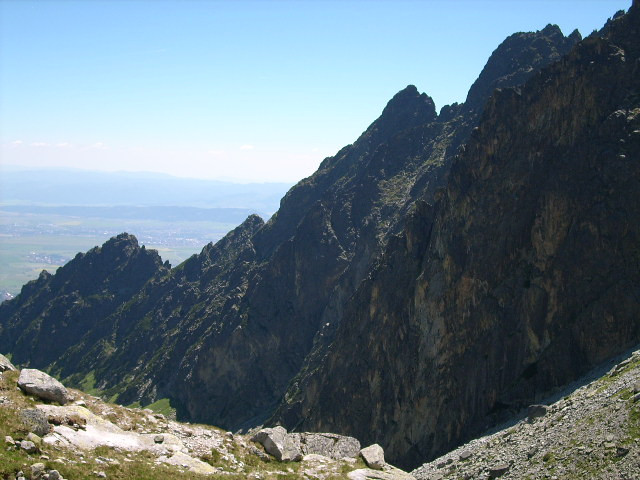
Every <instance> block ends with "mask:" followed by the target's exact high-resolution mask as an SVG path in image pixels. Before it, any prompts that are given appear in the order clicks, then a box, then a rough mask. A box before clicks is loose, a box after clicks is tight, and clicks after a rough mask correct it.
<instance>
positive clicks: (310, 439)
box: [300, 433, 360, 460]
mask: <svg viewBox="0 0 640 480" xmlns="http://www.w3.org/2000/svg"><path fill="white" fill-rule="evenodd" d="M300 440H301V442H302V453H303V454H304V455H311V454H316V455H323V456H325V457H329V458H333V459H335V460H339V459H341V458H358V455H359V454H360V442H359V441H358V440H357V439H355V438H353V437H347V436H344V435H337V434H335V433H301V434H300Z"/></svg>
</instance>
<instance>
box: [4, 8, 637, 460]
mask: <svg viewBox="0 0 640 480" xmlns="http://www.w3.org/2000/svg"><path fill="white" fill-rule="evenodd" d="M637 33H638V7H637V6H636V5H634V6H633V7H632V8H631V9H630V11H629V13H628V14H626V15H624V16H620V17H618V18H616V19H615V20H612V21H611V22H609V24H608V25H607V27H606V28H605V30H603V32H602V33H601V36H600V37H599V36H593V37H590V38H588V39H586V40H585V41H583V42H582V43H580V44H578V46H577V47H576V48H574V49H573V50H571V48H572V47H573V46H574V45H575V44H576V42H578V40H579V35H578V34H575V33H574V34H572V35H570V36H569V37H564V36H563V35H562V34H561V32H560V31H559V29H558V28H557V27H552V26H549V27H546V28H545V29H544V30H542V31H540V32H536V33H532V34H515V35H513V36H511V37H509V38H508V39H507V40H505V42H503V44H501V45H500V46H499V47H498V49H497V50H496V51H495V52H494V54H493V55H492V56H491V58H490V59H489V61H488V63H487V66H486V67H485V69H484V70H483V72H482V73H481V75H480V77H479V79H478V82H476V84H474V87H472V89H471V90H470V92H469V96H468V98H467V102H465V103H464V104H461V105H452V106H448V107H444V108H443V109H442V111H441V112H440V115H437V114H436V112H435V106H434V105H433V101H432V100H431V99H430V98H429V97H428V96H427V95H425V94H420V93H419V92H418V91H417V89H416V88H415V87H412V86H409V87H407V88H406V89H404V90H403V91H401V92H399V93H398V94H397V95H396V96H395V97H394V98H393V99H392V100H391V101H390V102H389V104H388V105H387V107H386V108H385V109H384V110H383V113H382V115H381V117H380V118H379V119H378V120H376V121H375V122H374V123H373V124H372V125H371V126H370V127H369V128H368V129H367V130H366V131H365V132H364V133H363V134H362V136H361V137H360V138H359V139H358V140H357V141H356V142H354V144H352V145H349V146H347V147H345V148H343V149H342V150H341V151H340V152H338V153H337V154H336V155H335V156H334V157H330V158H328V159H325V160H324V161H323V163H322V164H321V166H320V168H319V170H318V171H317V172H316V173H315V174H314V175H312V176H311V177H309V178H307V179H304V180H302V181H301V182H300V183H299V184H297V185H296V186H295V187H293V188H292V189H291V190H290V191H289V192H288V193H287V195H285V197H284V198H283V199H282V202H281V206H280V209H279V211H278V212H277V213H276V214H275V215H274V216H273V217H272V218H271V219H270V220H269V221H268V222H267V223H266V224H265V223H264V222H263V221H262V220H261V219H260V218H258V217H256V216H251V217H249V218H248V219H247V220H246V221H245V222H244V223H243V224H242V225H241V226H239V227H238V228H237V229H235V230H234V231H232V232H230V233H229V234H228V235H227V236H226V237H225V238H223V239H222V240H221V241H219V242H218V243H216V244H215V245H213V244H209V245H207V246H206V247H205V248H204V249H203V250H202V252H201V253H200V254H199V255H195V256H193V257H191V258H190V259H189V260H187V261H186V262H184V263H183V264H182V265H180V266H178V267H176V268H174V269H171V270H169V269H168V268H167V267H166V266H164V265H162V264H161V263H159V262H158V261H156V260H152V261H151V263H150V266H149V267H148V268H145V269H142V270H143V271H144V272H145V275H146V276H145V277H144V278H143V281H140V282H139V283H136V282H133V284H134V285H135V288H132V289H130V291H129V292H128V293H127V294H126V295H125V294H124V293H123V295H121V296H119V292H117V291H112V290H111V287H112V286H113V285H116V284H120V285H127V286H128V282H129V278H128V276H131V277H132V278H134V277H135V275H138V273H137V270H136V269H133V270H132V269H128V268H122V265H128V264H132V263H131V262H132V261H133V259H138V258H144V259H147V258H152V256H153V254H152V253H149V252H146V251H144V252H143V249H142V248H141V247H138V246H137V245H135V243H136V242H135V241H134V239H132V238H131V237H130V236H128V235H122V236H120V237H118V239H116V240H114V244H116V243H117V244H118V245H121V247H122V248H123V253H122V256H121V257H118V260H117V262H116V263H114V265H113V267H114V268H115V269H116V270H117V271H118V272H120V274H122V275H121V276H120V277H117V278H118V281H117V282H114V281H113V279H112V278H104V279H103V281H102V282H95V281H91V280H90V279H89V277H91V275H92V270H93V268H95V267H94V263H92V262H93V260H91V261H83V258H84V257H79V258H77V259H74V261H72V262H70V263H69V264H68V265H67V266H65V267H64V268H65V269H66V270H65V271H64V272H63V274H62V277H61V278H64V277H65V275H67V276H68V275H71V274H73V275H77V278H78V279H82V280H80V281H81V283H82V285H78V286H77V288H75V289H73V288H71V286H72V284H71V283H68V282H62V281H57V280H55V278H56V277H57V276H58V273H56V275H55V276H50V275H44V274H43V276H41V279H39V280H38V281H34V282H31V283H29V284H27V285H26V286H25V287H24V288H23V291H22V292H21V294H20V295H19V296H18V297H17V298H16V299H14V300H11V301H9V302H4V303H2V304H1V305H0V350H4V351H11V352H12V353H13V355H14V357H13V358H14V359H15V360H16V361H17V362H18V363H21V364H24V365H28V366H37V367H41V368H47V369H48V371H49V372H50V373H53V374H55V375H58V376H59V377H61V378H63V379H65V382H69V383H70V384H72V385H77V386H79V385H82V386H83V387H85V388H88V389H89V390H92V391H95V392H100V393H101V394H102V395H105V396H106V397H108V398H112V399H114V400H117V401H119V402H122V403H124V404H129V403H132V402H134V401H139V402H141V403H142V404H145V405H146V404H150V403H152V402H156V401H158V400H161V399H168V400H169V401H170V402H171V405H172V406H173V407H174V408H175V409H176V410H177V413H178V416H179V417H180V418H188V419H192V420H196V421H201V422H208V423H212V424H218V425H222V426H224V427H228V428H234V429H235V428H239V427H250V426H255V425H258V424H261V423H263V422H264V421H267V420H268V422H269V423H270V424H275V423H282V424H283V425H285V426H286V427H288V428H289V429H290V430H291V429H293V430H300V429H303V430H310V431H314V430H315V431H335V432H338V433H350V434H351V435H353V436H355V437H357V438H359V439H360V440H361V441H364V442H368V441H369V439H371V438H373V437H376V438H377V440H376V441H379V442H380V443H382V444H383V445H384V447H385V450H386V451H387V452H388V455H389V457H390V458H391V459H392V461H399V462H400V463H401V464H402V465H403V466H415V465H417V464H418V463H420V462H422V461H424V460H425V459H428V458H432V457H434V456H436V455H438V454H440V453H442V452H443V451H445V450H447V449H449V448H451V447H452V446H454V445H456V444H458V443H459V442H461V441H464V440H465V439H467V438H469V437H470V436H472V435H474V434H476V433H477V432H479V431H480V430H481V429H482V428H483V427H484V426H485V425H486V423H487V422H491V421H494V420H497V419H499V417H500V414H501V413H503V414H508V413H511V411H512V410H513V409H517V408H520V407H522V406H523V405H526V403H527V402H530V401H531V400H534V399H535V398H537V396H538V395H542V394H544V392H545V391H546V390H548V389H550V388H553V387H555V386H557V385H559V384H562V383H563V382H567V381H570V380H571V379H573V378H576V376H578V375H580V374H581V373H583V372H584V370H585V369H587V368H589V367H590V366H592V365H594V364H595V363H597V362H599V361H602V360H604V359H606V358H608V357H610V356H612V355H615V354H616V353H619V351H620V350H621V349H623V348H625V346H628V345H630V344H632V343H635V342H637V341H638V339H639V331H638V329H639V327H638V322H637V319H636V317H635V315H634V312H635V311H637V300H638V298H640V296H639V295H638V294H637V291H636V290H637V287H635V285H638V284H639V283H638V282H637V278H636V277H637V272H638V269H637V268H635V267H636V266H637V265H636V264H637V259H638V253H637V248H635V246H634V245H637V244H638V243H637V231H636V230H637V225H638V224H639V223H637V222H635V220H636V219H637V218H638V216H637V211H636V210H637V207H636V205H638V204H640V203H639V202H637V201H636V200H637V192H638V191H640V190H639V189H638V186H637V182H638V170H637V167H636V166H635V164H634V163H633V162H632V161H631V159H632V158H635V156H636V155H637V148H638V142H637V135H636V133H635V132H636V131H637V125H636V124H637V99H638V97H637V84H638V82H637V72H638V69H637V68H636V67H635V65H636V63H637V61H638V44H637V38H638V35H637ZM570 50H571V52H570ZM565 54H568V56H564V57H563V55H565ZM553 62H555V63H553ZM540 69H542V71H541V70H540ZM526 80H528V82H527V83H526V84H525V85H524V86H521V87H518V88H512V87H516V86H518V85H520V84H521V83H522V82H524V81H526ZM495 87H501V88H502V90H499V91H497V92H496V93H495V94H493V96H491V93H492V91H493V88H495ZM463 145H465V147H463V148H462V146H463ZM461 148H462V150H460V149H461ZM458 152H459V153H460V154H459V155H458V156H456V154H457V153H458ZM118 242H119V243H118ZM102 250H105V251H104V252H103V251H102ZM108 251H109V248H107V249H105V248H104V247H103V249H98V250H97V251H96V252H95V255H94V256H91V257H89V254H87V257H89V258H90V259H93V258H94V257H95V261H96V262H97V263H99V259H101V258H103V257H102V256H101V255H102V253H106V252H108ZM97 263H96V264H97ZM634 268H635V270H634ZM114 278H116V277H114ZM135 278H138V277H135ZM81 287H82V289H81ZM85 287H86V288H87V289H84V288H85ZM125 293H126V292H125ZM582 305H586V307H584V308H582ZM66 328H69V329H70V330H69V331H68V333H65V335H66V336H65V338H68V339H69V340H70V344H69V345H65V344H64V342H61V343H58V342H50V345H44V343H43V342H40V343H38V341H37V339H39V338H42V339H44V338H57V335H58V334H59V333H58V332H60V331H64V332H67V330H64V329H66ZM602 332H605V335H602V334H601V333H602ZM596 339H597V341H596ZM16 343H18V344H19V345H21V348H16ZM565 344H569V345H571V346H572V348H570V349H567V348H564V345H565ZM195 386H197V388H195ZM371 443H373V442H371Z"/></svg>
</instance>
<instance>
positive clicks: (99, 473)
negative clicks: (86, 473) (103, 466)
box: [93, 471, 107, 478]
mask: <svg viewBox="0 0 640 480" xmlns="http://www.w3.org/2000/svg"><path fill="white" fill-rule="evenodd" d="M93 473H94V474H95V475H96V477H98V478H107V474H106V473H104V472H103V471H99V472H93Z"/></svg>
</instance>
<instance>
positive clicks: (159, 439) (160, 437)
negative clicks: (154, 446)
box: [153, 435, 164, 443]
mask: <svg viewBox="0 0 640 480" xmlns="http://www.w3.org/2000/svg"><path fill="white" fill-rule="evenodd" d="M153 441H154V442H155V443H162V442H164V435H156V436H155V437H153Z"/></svg>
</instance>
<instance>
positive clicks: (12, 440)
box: [4, 435, 16, 445]
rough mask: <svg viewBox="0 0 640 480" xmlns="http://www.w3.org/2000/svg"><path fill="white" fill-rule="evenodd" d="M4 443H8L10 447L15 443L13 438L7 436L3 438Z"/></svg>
mask: <svg viewBox="0 0 640 480" xmlns="http://www.w3.org/2000/svg"><path fill="white" fill-rule="evenodd" d="M4 443H8V444H10V445H15V444H16V441H15V440H14V439H13V437H11V436H9V435H7V436H6V437H4Z"/></svg>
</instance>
